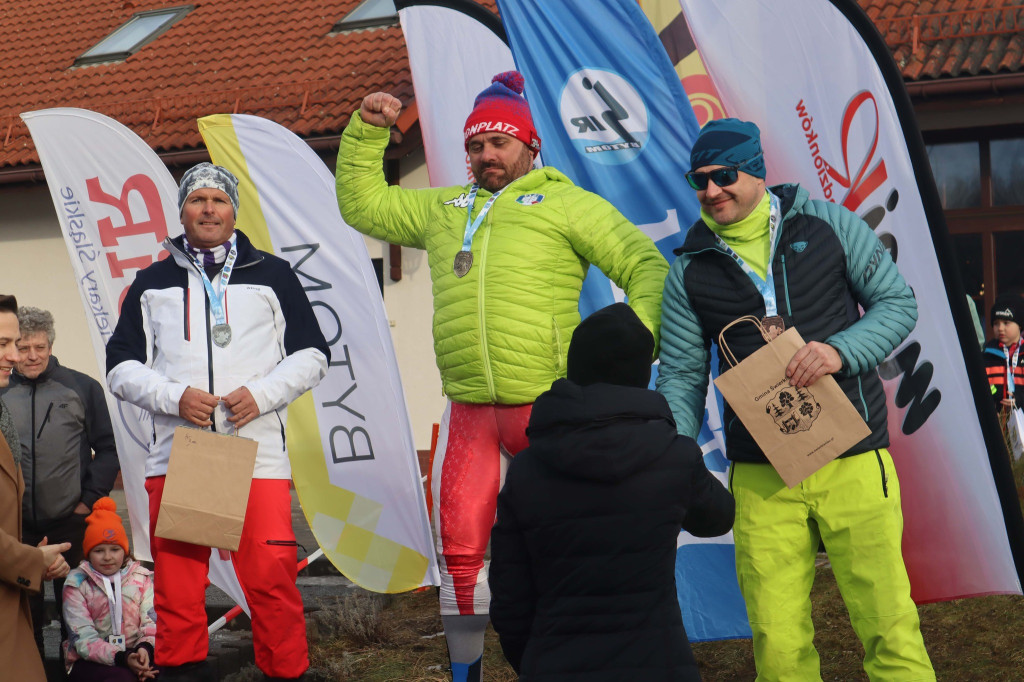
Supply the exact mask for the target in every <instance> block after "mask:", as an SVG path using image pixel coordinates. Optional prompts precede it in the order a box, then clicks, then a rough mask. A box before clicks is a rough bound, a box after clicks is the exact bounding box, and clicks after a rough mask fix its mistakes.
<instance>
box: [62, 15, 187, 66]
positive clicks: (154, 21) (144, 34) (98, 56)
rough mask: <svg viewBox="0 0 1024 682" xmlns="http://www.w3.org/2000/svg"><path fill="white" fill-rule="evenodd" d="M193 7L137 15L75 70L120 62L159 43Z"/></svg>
mask: <svg viewBox="0 0 1024 682" xmlns="http://www.w3.org/2000/svg"><path fill="white" fill-rule="evenodd" d="M192 9H193V5H186V6H183V7H168V8H163V9H154V10H147V11H145V12H138V13H137V14H135V15H133V16H132V18H131V19H129V20H128V21H127V22H126V23H125V24H123V25H122V26H121V27H120V28H118V29H117V30H116V31H114V32H113V33H111V34H110V35H108V36H107V37H106V38H104V39H103V40H101V41H100V42H99V43H97V44H96V45H95V46H93V47H92V48H90V49H88V50H86V51H85V53H83V54H82V56H81V57H79V58H78V59H76V60H75V66H82V65H85V64H97V63H100V62H118V61H123V60H125V59H127V58H128V57H129V56H131V55H133V54H135V53H136V52H138V51H139V50H140V49H142V47H143V46H144V45H146V44H147V43H151V42H153V41H154V40H156V39H157V38H158V37H159V36H160V35H161V34H163V33H164V32H165V31H166V30H167V29H169V28H170V27H171V26H172V25H174V23H175V22H177V21H178V20H179V19H181V18H182V17H184V16H185V15H186V14H188V13H189V12H191V11H192Z"/></svg>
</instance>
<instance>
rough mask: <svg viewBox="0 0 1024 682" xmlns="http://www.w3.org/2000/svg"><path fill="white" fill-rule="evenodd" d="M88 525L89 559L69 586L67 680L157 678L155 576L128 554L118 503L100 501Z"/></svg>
mask: <svg viewBox="0 0 1024 682" xmlns="http://www.w3.org/2000/svg"><path fill="white" fill-rule="evenodd" d="M85 522H86V529H85V540H84V542H83V547H82V550H83V553H84V554H85V557H86V558H85V559H84V560H83V561H82V563H81V564H79V566H78V568H76V569H75V570H73V571H71V573H70V574H68V577H67V580H66V581H65V582H64V593H63V594H64V621H65V622H66V623H67V628H68V641H67V642H66V643H65V647H66V652H65V654H66V660H67V665H68V670H69V677H68V679H69V681H71V682H135V681H136V680H149V679H154V678H155V677H156V675H157V673H158V672H159V671H158V670H157V669H156V668H155V667H154V666H153V642H154V639H155V636H156V613H155V611H154V609H153V573H152V571H150V570H148V569H147V568H145V567H143V566H142V564H140V563H139V562H138V561H135V560H134V559H133V558H132V557H131V555H130V554H129V553H128V536H127V534H126V533H125V531H124V524H123V523H121V518H120V517H119V516H118V515H117V504H116V503H115V502H114V500H112V499H110V498H109V497H103V498H100V499H99V500H96V502H95V504H93V506H92V513H91V514H89V516H87V517H86V519H85Z"/></svg>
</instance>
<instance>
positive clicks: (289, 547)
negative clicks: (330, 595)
mask: <svg viewBox="0 0 1024 682" xmlns="http://www.w3.org/2000/svg"><path fill="white" fill-rule="evenodd" d="M146 491H147V492H148V493H149V532H150V539H151V541H152V552H153V563H154V570H153V573H154V595H153V596H154V602H155V607H156V615H157V618H156V654H155V660H156V663H157V664H158V665H160V666H176V665H183V664H185V663H192V662H194V661H202V660H204V659H205V658H206V654H207V651H208V649H209V637H208V635H207V629H206V628H207V618H206V586H207V585H208V584H209V579H208V577H207V575H208V572H209V562H210V551H211V550H210V548H209V547H203V546H201V545H193V544H190V543H187V542H179V541H177V540H165V539H163V538H158V537H156V533H155V532H154V531H155V530H156V521H157V514H158V512H159V509H160V498H161V497H162V496H163V491H164V477H163V476H154V477H152V478H147V479H146ZM295 548H296V545H295V532H294V531H293V530H292V516H291V494H290V493H289V490H288V480H287V479H253V482H252V488H251V489H250V491H249V502H248V505H247V507H246V511H245V523H244V524H243V526H242V538H241V543H240V545H239V547H238V551H237V552H231V563H232V565H233V566H234V568H235V574H236V575H237V576H238V582H239V583H240V584H241V586H242V591H243V593H244V594H245V600H246V602H248V604H249V610H250V613H251V615H252V639H253V647H254V649H255V651H256V665H257V666H259V668H260V670H262V671H263V672H264V673H265V674H266V675H268V676H271V677H298V676H300V675H301V674H302V673H304V672H305V671H306V669H307V668H308V667H309V658H308V656H307V644H306V621H305V617H304V616H303V611H302V597H301V595H300V594H299V590H298V588H297V587H296V586H295V578H296V573H297V568H298V566H297V564H298V560H297V555H296V550H295Z"/></svg>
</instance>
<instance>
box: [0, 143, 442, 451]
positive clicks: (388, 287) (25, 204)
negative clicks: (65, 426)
mask: <svg viewBox="0 0 1024 682" xmlns="http://www.w3.org/2000/svg"><path fill="white" fill-rule="evenodd" d="M401 169H402V171H401V177H400V184H401V185H403V186H406V187H426V186H428V185H429V183H428V180H427V173H426V164H425V161H424V156H423V152H422V150H420V151H419V152H418V153H414V154H413V155H411V156H409V157H406V158H405V159H403V160H402V162H401ZM365 241H366V245H367V250H368V251H369V254H370V257H371V258H381V257H383V258H384V303H385V306H386V309H387V313H388V319H389V322H390V325H391V335H392V340H393V343H394V346H395V352H396V355H397V357H398V364H399V371H400V372H401V375H402V383H403V387H404V390H405V398H406V403H407V405H408V407H409V414H410V418H411V421H412V430H413V437H414V441H415V444H416V448H417V449H419V450H426V449H428V448H429V447H430V436H431V426H432V424H433V423H434V422H436V421H438V420H439V419H440V417H441V412H442V411H443V409H444V397H443V396H442V395H441V378H440V375H439V373H438V370H437V365H436V364H435V362H434V353H433V344H432V337H431V328H430V323H431V315H432V312H433V302H432V299H431V292H430V272H429V269H428V268H427V260H426V254H425V253H424V252H423V251H417V250H415V249H406V248H403V249H402V279H401V281H399V282H392V281H391V279H390V278H389V277H388V271H389V266H390V263H389V262H388V248H387V245H386V244H384V243H382V242H379V241H377V240H375V239H370V238H365ZM0 263H2V264H0V293H4V294H14V295H16V296H17V297H18V303H19V304H20V305H31V306H36V307H38V308H44V309H46V310H49V311H50V312H52V313H53V316H54V320H55V323H56V330H57V338H56V341H55V342H54V348H53V352H54V354H55V355H56V356H57V357H58V358H59V359H60V361H61V364H63V365H66V366H68V367H72V368H74V369H77V370H79V371H82V372H85V373H86V374H88V375H90V376H92V377H94V378H96V379H98V380H100V381H101V382H102V380H103V379H102V377H103V374H104V367H103V364H102V360H100V359H97V357H96V354H95V353H94V351H93V348H92V343H91V342H90V340H89V328H88V326H87V322H86V317H85V307H84V305H83V303H82V299H81V296H80V294H79V293H78V288H77V286H76V282H75V277H74V271H73V270H72V267H71V260H70V257H69V256H68V251H67V247H65V245H64V240H63V237H62V236H61V231H60V225H59V223H58V221H57V215H56V213H55V211H54V208H53V202H52V201H51V199H50V193H49V190H48V189H47V187H46V185H45V184H44V183H20V184H2V185H0Z"/></svg>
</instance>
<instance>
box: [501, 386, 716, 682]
mask: <svg viewBox="0 0 1024 682" xmlns="http://www.w3.org/2000/svg"><path fill="white" fill-rule="evenodd" d="M527 433H528V435H529V437H530V446H529V447H528V448H527V449H525V450H523V451H522V452H520V453H519V454H518V455H516V457H515V459H514V460H513V462H512V464H511V466H510V467H509V470H508V475H507V478H506V481H505V486H504V488H503V489H502V491H501V493H500V494H499V495H498V513H497V523H496V524H495V526H494V529H493V531H492V533H491V568H490V584H491V595H492V596H491V613H490V615H491V621H492V623H493V624H494V628H495V630H496V631H497V632H498V635H499V637H500V639H501V646H502V649H503V651H504V652H505V656H506V658H508V660H509V662H510V663H511V664H512V666H513V668H515V669H516V671H517V672H519V674H520V678H519V679H520V680H524V681H527V682H538V681H545V680H558V681H559V682H574V681H580V682H582V681H583V680H586V681H587V682H600V681H601V680H608V681H609V682H610V681H612V680H615V681H616V682H619V681H621V680H644V681H645V682H652V681H654V680H699V679H700V675H699V674H698V671H697V664H696V661H695V659H694V657H693V653H692V651H691V650H690V645H689V642H688V641H687V637H686V631H685V630H684V628H683V622H682V617H681V615H680V611H679V602H678V601H677V597H676V586H675V561H676V539H677V536H678V534H679V531H680V528H683V529H686V530H687V531H689V532H690V533H692V534H694V535H698V536H702V537H710V536H715V535H721V534H723V533H726V532H728V530H729V529H730V528H731V527H732V523H733V518H734V513H735V505H734V502H733V499H732V496H731V495H730V494H729V493H728V491H726V489H725V488H724V487H723V486H722V484H721V483H719V482H718V480H717V479H715V478H714V477H713V476H712V475H711V474H710V473H709V472H708V470H707V469H706V468H705V466H704V462H703V459H702V455H701V452H700V449H699V448H698V447H697V444H696V443H695V442H694V441H693V440H692V439H690V438H687V437H685V436H679V435H677V433H676V426H675V422H674V421H673V419H672V413H671V411H670V409H669V406H668V403H667V402H666V401H665V399H664V398H663V397H662V396H661V395H659V394H657V393H655V392H653V391H648V390H645V389H639V388H629V387H623V386H613V385H610V384H593V385H590V386H586V387H580V386H578V385H576V384H574V383H572V382H570V381H569V380H567V379H560V380H558V381H556V382H555V383H554V384H553V385H552V387H551V390H549V391H547V392H546V393H544V394H542V395H541V396H540V397H539V398H538V399H537V402H536V403H535V404H534V406H533V412H532V416H531V418H530V426H529V429H528V431H527Z"/></svg>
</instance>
